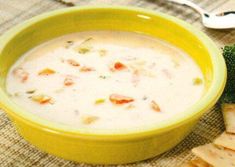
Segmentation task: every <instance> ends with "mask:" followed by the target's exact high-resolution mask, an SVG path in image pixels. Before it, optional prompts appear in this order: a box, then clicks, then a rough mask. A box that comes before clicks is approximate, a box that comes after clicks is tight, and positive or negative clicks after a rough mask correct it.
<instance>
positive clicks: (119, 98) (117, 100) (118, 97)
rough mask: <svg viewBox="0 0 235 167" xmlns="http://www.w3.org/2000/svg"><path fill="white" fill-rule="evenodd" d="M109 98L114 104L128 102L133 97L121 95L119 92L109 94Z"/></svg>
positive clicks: (131, 100)
mask: <svg viewBox="0 0 235 167" xmlns="http://www.w3.org/2000/svg"><path fill="white" fill-rule="evenodd" d="M109 100H110V101H111V102H112V103H114V104H125V103H130V102H133V101H134V99H133V98H131V97H127V96H123V95H119V94H111V95H110V96H109Z"/></svg>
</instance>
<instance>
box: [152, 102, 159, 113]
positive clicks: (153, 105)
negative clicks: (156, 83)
mask: <svg viewBox="0 0 235 167" xmlns="http://www.w3.org/2000/svg"><path fill="white" fill-rule="evenodd" d="M151 107H152V109H153V110H154V111H157V112H160V111H161V109H160V107H159V105H158V104H157V103H156V102H155V101H154V100H152V101H151Z"/></svg>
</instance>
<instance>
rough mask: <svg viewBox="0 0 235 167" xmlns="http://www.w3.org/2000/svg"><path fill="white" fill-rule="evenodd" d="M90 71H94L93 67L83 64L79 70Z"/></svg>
mask: <svg viewBox="0 0 235 167" xmlns="http://www.w3.org/2000/svg"><path fill="white" fill-rule="evenodd" d="M91 71H95V69H94V68H92V67H86V66H83V67H82V68H80V72H91Z"/></svg>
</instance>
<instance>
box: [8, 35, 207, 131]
mask: <svg viewBox="0 0 235 167" xmlns="http://www.w3.org/2000/svg"><path fill="white" fill-rule="evenodd" d="M6 87H7V91H8V93H9V95H11V96H10V97H11V98H12V100H14V101H15V103H17V104H18V105H19V106H21V107H23V108H25V109H26V110H27V111H28V112H31V113H33V114H35V115H37V116H39V117H42V118H44V119H47V120H49V121H53V122H57V123H62V124H66V125H69V126H73V127H76V128H78V129H79V128H91V129H126V128H137V127H144V126H148V125H153V124H156V123H159V122H162V121H164V120H167V119H169V118H171V117H174V116H175V115H177V114H178V113H180V112H183V111H185V110H186V109H187V108H189V107H190V106H191V105H193V104H194V103H195V102H197V101H198V100H199V99H200V97H201V96H202V94H203V90H204V79H203V75H202V72H201V71H200V68H199V67H198V66H197V64H196V63H195V62H194V61H193V60H192V59H191V57H190V56H188V55H187V54H186V53H184V52H183V51H182V50H180V49H178V48H176V47H174V46H172V45H170V44H168V43H166V42H164V41H161V40H159V39H156V38H152V37H149V36H146V35H143V34H138V33H131V32H119V31H87V32H80V33H74V34H69V35H65V36H62V37H59V38H56V39H53V40H51V41H48V42H46V43H44V44H41V45H39V46H37V47H35V48H33V49H32V50H30V51H28V52H27V53H25V54H24V55H23V56H22V57H21V58H20V59H19V60H18V61H17V62H16V63H15V64H14V65H13V66H12V67H11V69H10V71H9V73H8V76H7V82H6Z"/></svg>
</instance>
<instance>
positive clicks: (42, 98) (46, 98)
mask: <svg viewBox="0 0 235 167" xmlns="http://www.w3.org/2000/svg"><path fill="white" fill-rule="evenodd" d="M31 99H32V100H33V101H35V102H37V103H39V104H47V103H52V98H51V97H49V96H46V95H42V94H41V95H33V96H32V97H31Z"/></svg>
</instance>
